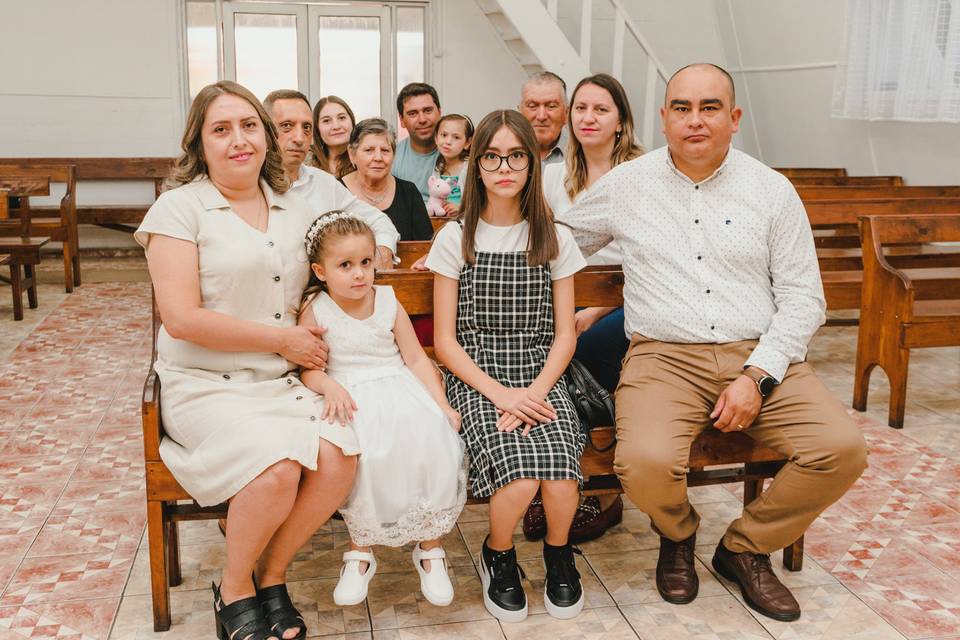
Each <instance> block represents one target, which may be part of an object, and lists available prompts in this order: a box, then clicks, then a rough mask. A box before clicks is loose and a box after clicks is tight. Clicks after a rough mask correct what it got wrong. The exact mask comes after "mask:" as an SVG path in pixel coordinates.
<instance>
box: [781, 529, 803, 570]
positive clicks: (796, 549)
mask: <svg viewBox="0 0 960 640" xmlns="http://www.w3.org/2000/svg"><path fill="white" fill-rule="evenodd" d="M783 566H784V567H786V568H787V570H788V571H800V570H802V569H803V536H800V537H799V538H797V539H796V540H795V541H794V543H793V544H791V545H790V546H789V547H784V549H783Z"/></svg>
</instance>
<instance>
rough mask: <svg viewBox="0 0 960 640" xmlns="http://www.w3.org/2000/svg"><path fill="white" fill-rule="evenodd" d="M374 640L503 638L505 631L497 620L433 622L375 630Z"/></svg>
mask: <svg viewBox="0 0 960 640" xmlns="http://www.w3.org/2000/svg"><path fill="white" fill-rule="evenodd" d="M373 638H374V640H447V639H449V638H457V640H498V639H500V640H502V639H503V631H501V630H500V624H499V623H498V622H497V621H496V620H476V621H473V622H454V623H451V624H433V625H428V626H426V627H405V628H403V629H382V630H378V631H374V632H373Z"/></svg>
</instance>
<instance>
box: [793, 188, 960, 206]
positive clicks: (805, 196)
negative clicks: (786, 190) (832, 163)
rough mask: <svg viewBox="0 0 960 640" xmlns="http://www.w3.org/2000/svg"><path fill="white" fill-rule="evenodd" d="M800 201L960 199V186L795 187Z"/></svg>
mask: <svg viewBox="0 0 960 640" xmlns="http://www.w3.org/2000/svg"><path fill="white" fill-rule="evenodd" d="M795 186H796V188H797V193H798V194H799V195H800V199H801V200H803V201H804V202H807V201H809V200H877V199H889V198H960V186H923V187H891V186H885V185H884V186H843V187H837V186H833V185H829V186H822V185H817V186H813V185H806V186H805V185H795Z"/></svg>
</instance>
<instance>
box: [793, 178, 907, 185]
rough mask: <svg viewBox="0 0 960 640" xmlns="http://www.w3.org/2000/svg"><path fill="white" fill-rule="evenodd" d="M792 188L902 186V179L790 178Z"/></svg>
mask: <svg viewBox="0 0 960 640" xmlns="http://www.w3.org/2000/svg"><path fill="white" fill-rule="evenodd" d="M790 182H792V183H793V184H794V186H798V187H799V186H811V185H823V186H827V185H834V186H855V185H860V186H870V185H874V186H879V185H883V186H888V187H898V186H903V178H902V177H900V176H844V177H841V176H823V177H817V178H805V177H795V178H790Z"/></svg>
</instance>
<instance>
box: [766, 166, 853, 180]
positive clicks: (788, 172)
mask: <svg viewBox="0 0 960 640" xmlns="http://www.w3.org/2000/svg"><path fill="white" fill-rule="evenodd" d="M774 171H779V172H780V173H782V174H783V175H785V176H787V177H788V178H844V177H846V175H847V170H846V169H844V168H842V167H820V168H809V167H780V168H777V169H774Z"/></svg>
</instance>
